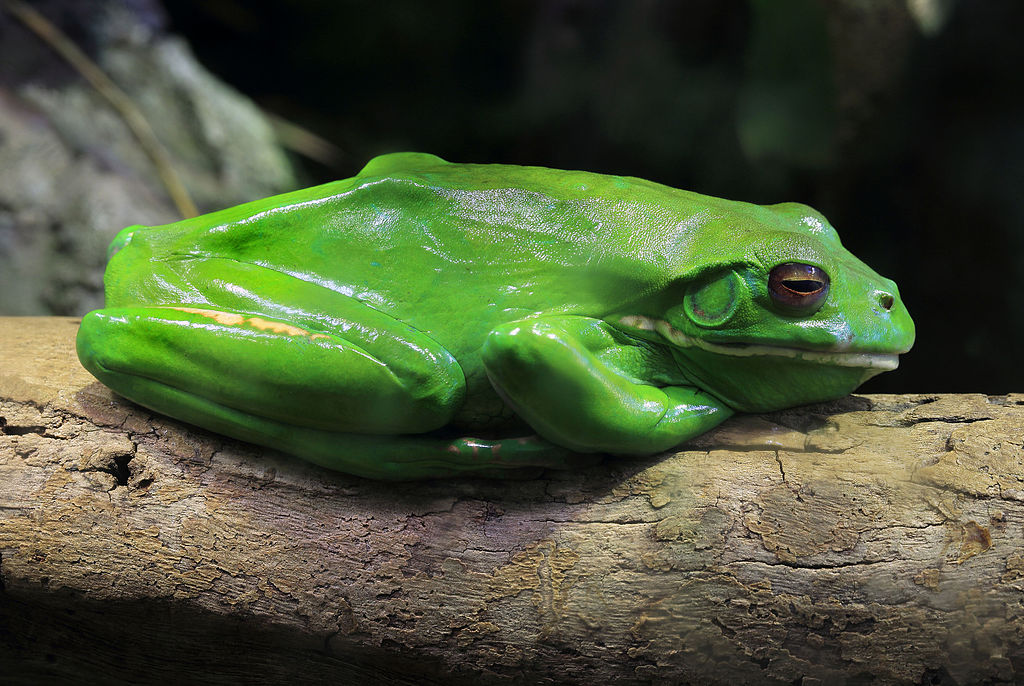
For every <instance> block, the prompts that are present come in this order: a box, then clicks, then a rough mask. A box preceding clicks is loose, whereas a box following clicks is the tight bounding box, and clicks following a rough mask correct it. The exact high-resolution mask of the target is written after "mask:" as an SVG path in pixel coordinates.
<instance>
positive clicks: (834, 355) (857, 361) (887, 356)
mask: <svg viewBox="0 0 1024 686" xmlns="http://www.w3.org/2000/svg"><path fill="white" fill-rule="evenodd" d="M619 322H620V323H621V324H623V325H625V326H628V327H630V328H634V329H641V330H642V331H657V332H658V333H660V334H661V335H662V336H664V337H665V339H666V340H668V341H669V342H671V343H672V344H673V345H677V346H679V347H680V348H700V349H701V350H707V351H708V352H711V353H716V354H718V355H730V356H732V357H765V356H772V357H788V358H790V359H794V360H804V361H806V362H814V363H817V364H826V365H831V366H835V367H860V368H863V369H877V370H879V371H883V372H884V371H892V370H893V369H896V368H897V367H898V366H899V364H900V356H899V355H895V354H891V353H846V352H830V351H819V350H801V349H799V348H785V347H782V346H778V345H721V344H719V343H709V342H708V341H704V340H701V339H699V338H693V337H692V336H687V335H686V334H684V333H683V332H682V331H680V330H679V329H676V328H674V327H673V326H672V325H671V324H669V323H668V322H666V321H665V320H663V319H650V318H648V317H643V316H640V315H631V316H627V317H622V318H621V319H620V320H619Z"/></svg>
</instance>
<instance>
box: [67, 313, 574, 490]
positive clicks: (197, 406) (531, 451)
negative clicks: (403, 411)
mask: <svg viewBox="0 0 1024 686" xmlns="http://www.w3.org/2000/svg"><path fill="white" fill-rule="evenodd" d="M93 326H95V325H94V324H93ZM86 331H87V334H86V338H85V340H86V342H88V336H89V335H91V334H90V330H89V329H86ZM84 359H87V360H88V362H87V365H88V366H89V368H90V370H91V371H93V373H94V374H97V376H99V378H101V379H102V380H103V381H104V383H107V384H108V385H110V386H111V387H112V388H114V389H115V390H117V391H118V392H119V393H121V394H122V395H125V396H127V397H129V398H138V399H139V402H140V404H143V405H145V406H147V407H149V408H151V409H153V410H156V411H158V412H163V413H164V414H169V415H171V416H174V417H176V418H177V419H180V420H182V421H185V422H188V423H190V424H195V425H197V426H201V427H203V428H206V429H209V430H211V431H216V432H217V433H221V434H224V435H227V436H232V437H234V438H239V439H242V440H245V441H249V442H252V443H257V444H260V445H264V446H267V447H270V448H275V449H278V450H281V451H283V452H287V453H291V454H293V455H297V456H299V457H302V458H304V459H306V460H309V461H310V462H313V463H316V464H319V465H321V466H324V467H327V468H329V469H334V470H338V471H342V472H347V473H349V474H355V475H357V476H363V477H367V478H372V479H387V480H401V481H405V480H411V479H426V478H437V477H446V476H455V475H477V476H487V477H504V478H509V477H511V478H525V477H531V476H536V475H537V473H538V472H539V471H541V470H542V469H544V468H563V469H564V468H569V467H576V466H581V465H582V464H588V463H590V462H592V461H593V460H594V458H593V456H579V455H574V454H573V453H570V452H569V451H567V450H565V449H564V448H561V447H559V446H555V445H553V444H551V443H548V442H547V441H544V440H543V439H540V438H537V437H536V436H530V437H524V438H513V439H504V440H481V439H473V438H457V439H452V438H447V437H442V436H437V435H433V434H421V435H412V434H405V435H397V436H379V435H377V436H375V435H368V434H358V433H345V432H338V431H331V430H327V429H323V428H312V427H308V426H298V425H296V424H294V423H291V422H283V421H278V420H275V419H269V418H267V417H265V416H259V415H256V414H253V413H250V412H245V411H242V410H239V409H237V408H234V407H229V406H227V405H225V404H223V403H220V402H216V401H214V400H211V399H210V398H209V397H207V396H208V395H209V394H207V395H203V394H199V393H195V392H192V391H189V390H185V389H183V388H180V387H178V386H176V385H172V384H170V383H166V382H165V381H160V380H155V379H152V378H148V377H146V376H141V375H135V374H133V375H129V374H124V373H119V372H110V371H108V370H105V369H103V368H100V367H97V361H96V359H95V357H91V356H87V357H86V358H84ZM97 372H98V373H97Z"/></svg>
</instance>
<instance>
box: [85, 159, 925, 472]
mask: <svg viewBox="0 0 1024 686" xmlns="http://www.w3.org/2000/svg"><path fill="white" fill-rule="evenodd" d="M111 254H112V255H113V256H112V259H111V260H110V264H109V266H108V267H107V272H106V278H105V283H106V297H107V307H106V308H105V309H102V310H98V311H95V312H91V313H89V314H88V315H86V317H85V318H84V319H83V321H82V327H81V329H80V331H79V333H78V354H79V357H80V358H81V361H82V364H83V365H85V367H86V368H87V369H88V370H89V371H90V372H92V373H93V374H94V375H95V376H96V377H97V378H98V379H99V380H100V381H102V382H103V383H104V384H106V385H107V386H109V387H110V388H112V389H113V390H115V391H116V392H118V393H120V394H121V395H123V396H125V397H127V398H129V399H131V400H133V401H135V402H137V403H139V404H141V405H144V406H146V407H148V408H151V409H153V410H156V411H158V412H162V413H165V414H168V415H171V416H172V417H176V418H178V419H181V420H184V421H186V422H190V423H192V424H195V425H198V426H201V427H204V428H206V429H210V430H212V431H216V432H219V433H222V434H226V435H228V436H233V437H236V438H240V439H243V440H247V441H251V442H254V443H258V444H261V445H266V446H270V447H273V448H277V449H280V450H283V451H286V452H289V453H293V454H295V455H299V456H301V457H303V458H306V459H308V460H311V461H313V462H316V463H318V464H321V465H324V466H326V467H329V468H331V469H337V470H341V471H345V472H349V473H352V474H358V475H361V476H367V477H372V478H381V479H417V478H426V477H437V476H446V475H453V474H464V473H475V474H484V475H489V476H495V475H508V476H513V475H516V476H521V475H522V474H521V473H520V472H521V471H522V470H524V469H525V468H533V469H534V471H535V470H536V468H538V467H561V468H565V467H572V466H575V465H578V464H581V460H586V458H583V457H582V456H581V454H585V453H595V452H605V453H619V454H652V453H657V452H659V451H663V450H667V449H669V448H672V447H673V446H675V445H677V444H678V443H680V442H682V441H685V440H687V439H689V438H691V437H693V436H697V435H699V434H701V433H703V432H705V431H707V430H709V429H711V428H712V427H714V426H716V425H717V424H719V423H720V422H722V421H723V420H724V419H726V418H727V417H729V416H730V415H731V414H733V412H735V411H741V412H762V411H769V410H776V409H780V408H784V407H790V406H794V405H800V404H804V403H810V402H817V401H822V400H827V399H830V398H836V397H840V396H842V395H845V394H847V393H849V392H850V391H852V390H853V389H854V388H856V387H857V386H858V385H860V384H861V383H862V382H863V381H865V380H866V379H868V378H870V377H871V376H874V375H875V374H877V373H879V372H881V371H884V370H886V369H893V368H895V366H896V363H897V359H898V358H897V355H898V354H899V353H903V352H906V351H907V350H909V349H910V346H911V345H912V343H913V339H914V326H913V322H912V321H911V319H910V316H909V315H908V313H907V310H906V308H905V307H904V305H903V303H902V302H901V301H900V298H899V295H898V292H897V290H896V285H895V284H894V283H893V282H892V281H890V280H888V279H885V278H882V277H880V276H879V275H877V274H876V273H875V272H874V271H872V270H871V269H870V268H869V267H867V266H866V265H864V264H863V263H862V262H860V261H859V260H858V259H857V258H855V257H854V256H853V255H851V254H850V253H849V252H847V251H846V250H845V249H844V248H843V247H842V246H841V245H840V243H839V237H838V236H837V235H836V233H835V230H834V229H833V228H832V227H831V226H830V225H829V224H828V222H827V221H826V220H825V218H824V217H822V216H821V215H820V214H818V213H817V212H815V211H814V210H812V209H810V208H809V207H806V206H804V205H799V204H795V203H785V204H780V205H771V206H758V205H751V204H746V203H740V202H732V201H728V200H721V199H718V198H711V197H707V196H704V195H699V194H697V193H690V192H687V191H681V190H676V189H673V188H668V187H666V186H662V185H659V184H656V183H652V182H649V181H644V180H641V179H635V178H628V177H619V176H605V175H600V174H592V173H588V172H574V171H557V170H552V169H543V168H539V167H518V166H507V165H474V164H451V163H448V162H445V161H444V160H441V159H440V158H437V157H434V156H432V155H425V154H414V153H401V154H394V155H386V156H382V157H378V158H376V159H374V160H372V161H371V162H370V163H369V164H368V165H367V166H366V168H364V169H363V170H362V171H361V172H360V173H359V174H358V175H357V176H355V177H353V178H351V179H346V180H343V181H336V182H333V183H328V184H325V185H322V186H317V187H315V188H309V189H306V190H301V191H296V192H293V193H287V194H284V195H280V196H276V197H272V198H267V199H264V200H259V201H256V202H252V203H247V204H245V205H241V206H239V207H234V208H230V209H226V210H222V211H220V212H214V213H212V214H208V215H204V216H201V217H196V218H194V219H188V220H184V221H180V222H176V223H174V224H168V225H166V226H157V227H141V226H133V227H129V228H127V229H125V230H124V231H122V232H121V233H120V234H119V235H118V237H117V238H116V239H115V240H114V242H113V244H112V245H111ZM793 262H796V263H802V264H809V265H813V266H816V267H818V268H820V269H822V270H824V271H825V272H826V273H827V275H828V276H829V277H830V279H831V285H830V287H829V288H828V290H827V296H826V297H825V298H824V300H823V301H822V302H821V304H820V306H819V307H816V308H815V309H814V311H800V312H794V311H793V310H792V309H791V308H790V309H787V308H786V307H783V306H780V305H779V303H777V302H775V301H774V300H773V297H772V294H771V293H769V285H768V280H769V273H770V272H771V270H772V268H773V267H776V266H777V265H780V264H783V263H793ZM467 436H474V438H469V437H467ZM587 461H589V460H587Z"/></svg>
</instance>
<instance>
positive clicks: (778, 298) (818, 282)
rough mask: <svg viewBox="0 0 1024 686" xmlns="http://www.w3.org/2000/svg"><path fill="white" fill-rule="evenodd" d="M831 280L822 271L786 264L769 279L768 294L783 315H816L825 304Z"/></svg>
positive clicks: (798, 264)
mask: <svg viewBox="0 0 1024 686" xmlns="http://www.w3.org/2000/svg"><path fill="white" fill-rule="evenodd" d="M828 286H829V278H828V274H826V273H825V270H823V269H822V268H821V267H815V266H814V265H811V264H801V263H799V262H787V263H786V264H780V265H778V266H777V267H775V268H773V269H772V271H771V273H770V274H769V275H768V292H769V293H771V296H772V300H773V301H774V302H775V304H776V305H778V306H779V307H780V308H781V309H782V310H783V311H785V312H788V313H792V314H803V315H808V314H813V313H814V312H817V311H818V310H819V309H820V308H821V306H822V304H823V303H824V302H825V297H826V296H827V295H828Z"/></svg>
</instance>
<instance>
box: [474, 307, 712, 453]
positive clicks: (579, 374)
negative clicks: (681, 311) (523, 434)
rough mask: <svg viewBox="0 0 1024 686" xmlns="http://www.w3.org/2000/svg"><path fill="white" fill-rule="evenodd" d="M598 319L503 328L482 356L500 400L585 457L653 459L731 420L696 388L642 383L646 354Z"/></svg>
mask: <svg viewBox="0 0 1024 686" xmlns="http://www.w3.org/2000/svg"><path fill="white" fill-rule="evenodd" d="M622 336H623V334H621V333H620V332H616V331H615V330H614V329H612V328H611V327H610V326H609V325H608V324H606V323H605V322H603V321H601V320H598V319H590V318H588V317H578V316H569V315H566V316H549V317H539V318H536V319H529V320H522V321H519V322H511V323H509V324H505V325H502V326H500V327H498V328H496V329H495V330H494V331H492V332H491V334H490V335H489V336H488V338H487V342H486V344H485V346H484V350H483V360H484V365H485V366H486V368H487V373H488V376H489V377H490V379H491V382H492V383H493V384H494V387H495V389H496V390H497V391H498V393H499V394H500V395H501V396H502V397H504V398H505V400H506V401H507V402H508V403H509V404H510V405H512V407H513V408H515V410H516V412H517V413H518V414H519V416H521V417H522V418H523V419H525V420H526V421H527V422H528V423H529V424H530V426H532V427H533V428H534V429H535V430H536V431H537V433H539V434H540V435H541V436H543V437H545V438H546V439H548V440H550V441H552V442H554V443H557V444H559V445H564V446H567V447H569V448H571V449H573V450H577V451H582V452H591V451H603V452H611V453H626V454H652V453H656V452H660V451H662V450H667V449H669V448H672V447H673V446H675V445H678V444H679V443H681V442H683V441H685V440H687V439H689V438H692V437H694V436H697V435H699V434H702V433H704V432H705V431H707V430H709V429H711V428H713V427H715V426H716V425H718V424H719V423H721V422H722V421H724V420H725V419H726V418H728V417H729V416H730V415H731V414H732V410H731V409H729V407H727V406H726V405H724V404H723V403H722V402H721V401H720V400H718V399H717V398H715V397H713V396H711V395H709V394H707V393H704V392H702V391H700V390H698V389H696V388H693V387H689V386H663V387H659V386H655V385H652V384H648V383H643V382H642V381H641V379H643V378H644V376H645V375H646V374H649V373H650V370H651V368H652V367H653V366H654V365H653V363H652V358H650V356H646V357H645V355H646V353H645V349H643V348H641V347H638V346H636V342H635V341H629V340H623V338H622Z"/></svg>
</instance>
